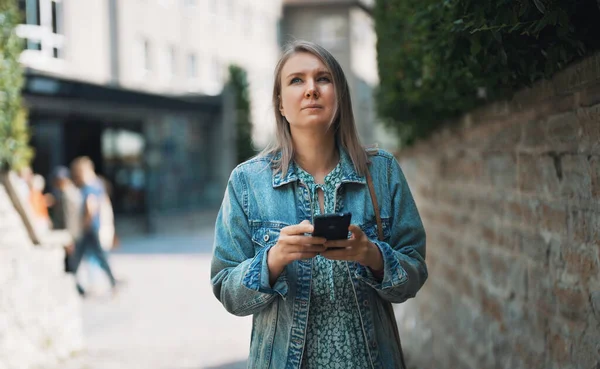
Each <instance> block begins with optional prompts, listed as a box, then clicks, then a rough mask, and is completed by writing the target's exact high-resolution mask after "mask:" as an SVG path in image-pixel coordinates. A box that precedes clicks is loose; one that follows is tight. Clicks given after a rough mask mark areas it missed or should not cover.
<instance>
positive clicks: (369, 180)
mask: <svg viewBox="0 0 600 369" xmlns="http://www.w3.org/2000/svg"><path fill="white" fill-rule="evenodd" d="M367 185H368V186H369V193H370V195H371V202H372V203H373V210H374V211H375V220H376V221H377V238H378V239H379V241H383V225H382V223H381V214H379V204H378V203H377V195H376V193H375V186H373V178H371V173H370V171H369V169H367ZM383 304H384V306H385V308H386V312H387V314H388V316H389V318H390V320H391V321H392V323H393V324H394V329H393V331H394V336H395V338H396V343H397V344H398V350H400V363H401V364H402V368H406V361H405V360H404V352H403V350H402V341H401V340H400V331H398V323H397V322H396V315H395V314H394V308H393V307H392V304H391V303H390V302H388V301H385V300H384V301H383Z"/></svg>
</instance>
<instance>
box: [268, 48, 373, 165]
mask: <svg viewBox="0 0 600 369" xmlns="http://www.w3.org/2000/svg"><path fill="white" fill-rule="evenodd" d="M298 53H309V54H312V55H314V56H315V57H317V58H318V59H319V60H320V61H321V62H322V63H323V64H324V65H325V67H326V68H327V69H328V70H329V72H330V73H331V77H332V79H333V86H334V88H335V96H336V100H337V104H336V107H335V109H334V115H333V121H332V122H331V124H332V125H333V127H330V128H333V129H334V130H335V139H336V141H337V143H338V145H341V146H342V148H343V149H345V150H346V152H347V153H348V155H349V156H350V159H351V160H352V163H353V164H354V168H355V169H356V171H357V172H358V174H359V175H365V174H366V173H367V170H368V168H367V163H368V159H367V153H366V151H365V149H364V148H363V147H362V145H361V143H360V139H359V137H358V132H357V130H356V123H355V121H354V113H353V112H352V101H351V99H350V89H349V88H348V81H347V80H346V76H345V75H344V71H343V70H342V67H341V66H340V64H339V63H338V61H337V60H335V58H334V57H333V55H331V53H330V52H329V51H327V50H325V48H323V47H322V46H319V45H317V44H315V43H312V42H308V41H294V42H292V43H290V44H289V45H288V46H287V47H286V49H285V50H284V52H283V55H282V56H281V58H280V59H279V62H278V63H277V66H276V67H275V78H274V83H273V112H274V113H275V124H276V127H275V141H274V142H272V143H271V144H270V145H269V146H267V147H266V148H265V149H264V150H263V151H262V153H261V155H275V154H277V153H278V152H281V157H280V159H278V160H273V162H272V166H273V169H274V170H275V172H276V173H277V172H281V174H282V176H285V175H286V174H287V171H288V168H289V165H290V162H291V160H292V159H293V157H294V146H293V144H292V134H291V131H290V126H289V123H288V122H287V120H286V119H285V117H284V116H282V115H281V112H280V111H279V103H280V101H279V99H280V96H281V71H282V69H283V66H284V65H285V63H286V62H287V61H288V60H289V59H290V58H291V57H292V56H294V55H295V54H298Z"/></svg>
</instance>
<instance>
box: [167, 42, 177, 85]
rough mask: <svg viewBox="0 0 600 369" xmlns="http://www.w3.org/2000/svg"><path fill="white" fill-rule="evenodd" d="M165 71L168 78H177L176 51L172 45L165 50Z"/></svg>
mask: <svg viewBox="0 0 600 369" xmlns="http://www.w3.org/2000/svg"><path fill="white" fill-rule="evenodd" d="M167 70H168V73H169V77H170V78H175V76H177V51H176V50H175V46H173V45H171V46H169V48H168V49H167Z"/></svg>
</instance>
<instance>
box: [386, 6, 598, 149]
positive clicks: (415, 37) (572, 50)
mask: <svg viewBox="0 0 600 369" xmlns="http://www.w3.org/2000/svg"><path fill="white" fill-rule="evenodd" d="M374 18H375V28H376V33H377V38H378V43H377V52H378V58H379V60H378V63H379V73H380V80H381V84H380V88H379V90H378V92H377V94H378V96H377V101H378V112H379V115H380V117H381V118H382V119H383V120H384V122H386V123H387V124H388V126H390V127H392V128H395V129H397V132H398V133H399V134H400V137H401V141H402V142H403V143H404V144H410V143H412V142H413V141H414V140H415V139H418V138H422V137H426V136H427V135H428V134H429V133H431V132H432V131H433V130H434V129H435V128H436V127H438V126H440V125H441V124H442V123H443V122H444V121H448V120H449V119H452V118H455V117H457V116H459V115H460V114H462V113H464V112H466V111H469V110H470V109H473V108H474V107H476V106H478V105H480V104H482V103H485V102H489V101H492V100H497V99H504V98H510V96H511V94H512V93H513V92H514V91H516V90H517V89H518V88H521V87H523V86H527V85H531V84H532V83H533V82H534V81H536V80H539V79H542V78H549V77H551V76H552V75H553V74H554V73H556V72H557V71H559V70H561V69H563V68H564V67H565V66H566V65H567V64H569V63H571V62H572V61H574V60H576V59H579V58H581V57H582V56H584V55H586V54H588V53H590V52H591V51H594V50H598V49H600V22H599V21H598V20H599V19H600V9H599V5H598V4H597V3H596V1H593V0H587V1H576V0H484V1H475V0H377V2H376V5H375V9H374Z"/></svg>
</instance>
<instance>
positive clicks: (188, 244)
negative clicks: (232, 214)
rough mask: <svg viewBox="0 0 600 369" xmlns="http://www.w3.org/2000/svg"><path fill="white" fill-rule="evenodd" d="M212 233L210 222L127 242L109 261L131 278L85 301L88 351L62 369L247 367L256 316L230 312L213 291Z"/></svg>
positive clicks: (123, 276) (122, 276) (119, 274)
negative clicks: (178, 232) (199, 227)
mask: <svg viewBox="0 0 600 369" xmlns="http://www.w3.org/2000/svg"><path fill="white" fill-rule="evenodd" d="M212 237H213V233H212V229H210V227H204V228H203V229H202V230H200V231H197V232H194V233H188V234H181V235H174V234H169V235H157V236H135V237H128V238H126V239H122V240H121V247H120V248H119V249H117V250H115V251H113V252H112V253H111V255H110V261H111V264H112V266H113V269H114V272H115V275H116V276H117V278H120V279H123V280H124V281H125V283H124V284H123V287H122V288H120V289H119V292H118V293H117V294H116V295H115V296H110V295H107V294H105V293H104V292H103V291H102V289H100V290H98V289H96V294H94V295H92V296H91V297H89V298H86V299H85V301H84V307H83V311H84V333H85V339H86V342H85V344H86V351H85V352H83V353H81V354H80V355H77V356H76V357H75V358H74V359H73V360H72V361H70V362H69V363H65V365H63V366H61V369H203V368H206V369H209V368H211V369H238V368H245V363H246V358H247V355H248V349H249V342H250V330H251V317H244V318H239V317H235V316H232V315H230V314H229V313H227V312H226V311H225V309H224V308H223V307H222V305H221V304H220V303H219V302H218V301H217V300H216V298H215V297H214V296H213V294H212V290H211V286H210V257H211V248H212ZM94 280H95V281H96V283H95V285H96V286H97V285H100V286H102V284H104V285H105V286H106V285H107V283H106V280H104V281H103V280H100V281H98V278H95V279H94ZM99 282H100V283H99Z"/></svg>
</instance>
